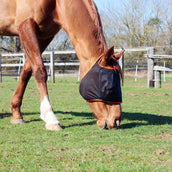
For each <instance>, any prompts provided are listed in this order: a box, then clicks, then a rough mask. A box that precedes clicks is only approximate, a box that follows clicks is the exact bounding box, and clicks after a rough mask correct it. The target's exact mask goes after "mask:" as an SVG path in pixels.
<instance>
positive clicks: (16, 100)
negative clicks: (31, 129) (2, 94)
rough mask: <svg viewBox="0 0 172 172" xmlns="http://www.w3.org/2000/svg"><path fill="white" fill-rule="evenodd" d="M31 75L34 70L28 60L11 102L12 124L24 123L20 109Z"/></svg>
mask: <svg viewBox="0 0 172 172" xmlns="http://www.w3.org/2000/svg"><path fill="white" fill-rule="evenodd" d="M31 75H32V69H31V66H30V62H29V61H28V59H26V62H25V64H24V67H23V69H22V72H21V75H20V79H19V82H18V85H17V88H16V91H15V93H14V95H13V98H12V100H11V111H12V119H11V123H13V124H17V123H24V120H23V117H22V115H21V111H20V107H21V104H22V98H23V94H24V91H25V88H26V86H27V83H28V81H29V79H30V77H31Z"/></svg>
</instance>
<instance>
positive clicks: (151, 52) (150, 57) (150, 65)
mask: <svg viewBox="0 0 172 172" xmlns="http://www.w3.org/2000/svg"><path fill="white" fill-rule="evenodd" d="M114 51H115V52H119V51H121V49H115V50H114ZM130 52H145V56H146V57H147V71H148V73H147V83H148V84H147V85H148V87H149V88H152V87H154V85H155V86H156V85H157V81H158V80H160V79H159V75H160V72H161V71H164V72H165V71H171V70H172V69H171V68H162V67H157V66H155V64H154V59H155V58H172V56H171V55H168V56H167V55H155V49H154V48H153V47H149V48H133V49H125V53H130ZM65 54H66V55H71V54H72V55H76V54H75V51H49V52H44V53H43V57H44V56H45V55H46V56H49V60H48V62H44V65H45V66H46V67H48V68H49V77H50V78H51V82H53V83H54V82H55V76H56V75H55V70H54V68H55V67H56V66H59V67H60V66H78V68H79V61H78V60H77V61H76V60H75V61H67V62H65V61H56V60H55V58H54V57H55V55H65ZM3 57H16V58H18V59H20V62H19V63H17V64H9V63H6V64H4V63H1V59H2V58H3ZM124 59H125V57H124V54H123V56H122V57H121V59H120V60H119V64H120V66H121V69H122V73H123V75H124V61H125V60H124ZM24 63H25V54H24V53H17V54H0V82H2V70H1V67H18V74H17V75H18V76H19V75H20V71H21V68H22V67H23V65H24ZM132 65H133V64H132ZM135 65H136V75H137V70H138V61H137V62H136V63H135ZM143 65H144V66H145V63H144V64H143ZM157 71H158V72H157ZM58 76H59V75H58ZM75 76H78V78H79V71H78V73H77V75H75ZM160 76H161V75H160ZM157 77H158V79H157ZM154 83H155V84H154ZM122 84H124V80H123V81H122Z"/></svg>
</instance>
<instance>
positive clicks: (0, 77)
mask: <svg viewBox="0 0 172 172" xmlns="http://www.w3.org/2000/svg"><path fill="white" fill-rule="evenodd" d="M1 57H2V56H1V54H0V82H2V71H1Z"/></svg>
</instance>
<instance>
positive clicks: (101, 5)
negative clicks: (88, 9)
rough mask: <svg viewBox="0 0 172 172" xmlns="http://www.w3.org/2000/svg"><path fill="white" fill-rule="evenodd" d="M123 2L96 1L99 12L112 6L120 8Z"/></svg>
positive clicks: (112, 0) (116, 0)
mask: <svg viewBox="0 0 172 172" xmlns="http://www.w3.org/2000/svg"><path fill="white" fill-rule="evenodd" d="M121 1H122V0H94V2H95V3H96V5H97V7H98V9H99V10H102V9H104V8H107V7H108V6H110V5H113V6H114V7H119V6H120V4H121Z"/></svg>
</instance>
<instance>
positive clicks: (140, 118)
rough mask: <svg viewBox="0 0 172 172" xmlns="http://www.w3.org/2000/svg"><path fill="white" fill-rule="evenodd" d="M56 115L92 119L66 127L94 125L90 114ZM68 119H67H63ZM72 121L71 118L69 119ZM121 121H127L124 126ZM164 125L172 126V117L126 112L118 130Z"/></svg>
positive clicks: (71, 113)
mask: <svg viewBox="0 0 172 172" xmlns="http://www.w3.org/2000/svg"><path fill="white" fill-rule="evenodd" d="M55 113H56V114H58V113H61V114H64V115H66V114H70V115H72V116H75V117H79V116H82V117H84V118H87V119H92V121H91V122H88V123H80V124H73V125H71V126H67V127H65V128H68V127H74V126H83V125H95V124H96V119H95V117H94V116H93V114H92V113H83V112H82V113H80V112H63V111H56V112H55ZM65 119H69V118H64V120H65ZM70 119H71V120H72V118H70ZM123 120H127V121H129V122H127V123H126V124H125V123H124V124H123ZM165 124H169V125H170V124H172V117H170V116H158V115H153V114H143V113H128V112H123V113H122V122H121V125H120V127H119V129H130V128H135V127H139V126H145V125H165Z"/></svg>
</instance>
